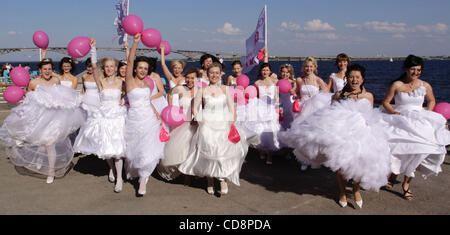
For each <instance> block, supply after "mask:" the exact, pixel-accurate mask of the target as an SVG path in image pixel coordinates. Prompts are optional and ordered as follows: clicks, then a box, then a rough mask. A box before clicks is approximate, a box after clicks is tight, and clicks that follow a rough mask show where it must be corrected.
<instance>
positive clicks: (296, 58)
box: [0, 56, 450, 64]
mask: <svg viewBox="0 0 450 235" xmlns="http://www.w3.org/2000/svg"><path fill="white" fill-rule="evenodd" d="M150 57H152V56H150ZM313 57H314V58H315V59H316V60H318V61H333V60H335V59H336V57H335V56H334V57H331V56H313ZM86 58H88V57H86ZM305 58H306V56H291V57H287V56H283V57H277V56H269V62H271V61H303V60H304V59H305ZM391 58H392V59H393V60H394V61H403V60H405V58H406V57H351V59H352V61H374V60H377V61H385V60H390V59H391ZM422 58H423V59H424V60H450V57H449V56H423V57H422ZM222 59H223V60H224V61H234V60H239V59H240V58H237V57H235V58H222ZM84 60H86V59H85V58H82V59H78V61H84ZM168 60H171V59H168ZM185 60H187V61H189V62H198V61H200V59H194V60H188V59H187V58H186V59H185ZM158 61H159V58H158ZM27 62H39V61H37V60H29V61H26V60H20V61H2V60H0V64H3V63H27Z"/></svg>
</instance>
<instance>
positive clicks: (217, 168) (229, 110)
mask: <svg viewBox="0 0 450 235" xmlns="http://www.w3.org/2000/svg"><path fill="white" fill-rule="evenodd" d="M221 73H222V66H221V65H220V64H219V63H213V64H211V65H210V66H209V67H208V70H207V74H208V79H209V82H210V84H209V85H208V86H207V87H205V88H203V89H201V90H200V91H198V92H197V94H196V96H195V98H194V104H193V106H192V114H193V115H194V120H195V123H193V124H194V125H195V124H196V123H197V124H198V128H197V131H196V132H195V134H194V136H193V138H192V141H191V147H190V151H189V155H188V157H187V159H186V161H184V162H183V163H182V164H181V165H180V166H179V167H178V170H179V171H180V172H182V173H184V174H187V175H195V176H200V177H204V176H206V177H207V181H208V184H207V192H208V194H211V195H212V194H214V183H213V178H218V179H219V180H220V193H221V194H227V193H228V185H227V182H226V181H231V182H232V183H234V184H235V185H239V173H240V171H241V167H242V163H243V162H244V159H245V155H246V154H247V151H248V143H247V138H246V134H245V133H244V132H243V131H240V130H239V129H238V127H236V129H237V131H238V133H239V136H240V140H239V141H238V142H231V141H230V139H229V134H230V130H231V129H232V124H233V123H234V122H235V120H236V114H235V110H234V102H233V99H232V97H231V95H230V92H229V89H227V88H228V87H227V86H224V85H220V79H221ZM199 106H202V107H203V108H200V110H199Z"/></svg>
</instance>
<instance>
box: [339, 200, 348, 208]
mask: <svg viewBox="0 0 450 235" xmlns="http://www.w3.org/2000/svg"><path fill="white" fill-rule="evenodd" d="M339 205H340V206H341V207H346V206H347V202H343V201H339Z"/></svg>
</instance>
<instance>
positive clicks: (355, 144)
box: [289, 64, 390, 207]
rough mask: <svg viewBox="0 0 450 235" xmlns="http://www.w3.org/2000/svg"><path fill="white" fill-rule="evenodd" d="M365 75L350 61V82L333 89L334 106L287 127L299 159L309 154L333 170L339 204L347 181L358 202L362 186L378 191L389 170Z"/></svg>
mask: <svg viewBox="0 0 450 235" xmlns="http://www.w3.org/2000/svg"><path fill="white" fill-rule="evenodd" d="M364 77H365V69H364V67H362V66H360V65H358V64H354V65H352V66H349V68H348V71H347V78H348V83H347V85H346V86H345V87H344V89H343V90H342V91H341V92H338V93H336V94H335V96H334V99H335V101H334V102H333V103H332V105H331V106H329V107H326V108H323V109H320V110H318V111H316V112H314V113H313V114H311V115H310V116H309V117H308V118H306V119H305V120H304V121H303V122H302V123H301V124H300V125H297V126H293V127H292V128H291V129H290V130H291V133H290V135H291V138H290V139H289V140H290V141H289V145H290V147H292V148H294V149H295V150H294V153H295V155H296V157H297V160H299V161H301V162H303V161H304V159H307V160H308V162H311V163H312V164H316V165H320V164H323V165H324V166H326V167H329V168H331V170H333V171H335V172H337V175H338V184H339V189H340V194H339V204H340V205H341V206H342V207H345V206H346V205H347V196H346V193H345V185H346V181H347V180H353V193H354V198H355V201H356V204H357V205H358V206H359V207H362V197H361V193H360V186H361V187H363V188H364V189H366V190H373V191H376V192H378V190H379V189H380V187H382V186H384V185H385V184H386V183H387V178H386V177H387V176H388V175H389V173H390V152H389V145H388V143H387V140H386V137H387V136H386V134H385V131H384V130H385V129H386V128H385V125H384V122H383V121H382V113H381V112H380V111H379V110H378V109H373V107H372V106H373V95H372V94H371V93H369V92H367V91H366V90H365V89H364Z"/></svg>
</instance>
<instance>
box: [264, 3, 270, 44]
mask: <svg viewBox="0 0 450 235" xmlns="http://www.w3.org/2000/svg"><path fill="white" fill-rule="evenodd" d="M264 21H265V22H264V38H265V39H266V40H265V45H264V46H265V47H266V50H267V51H269V49H268V48H267V39H268V38H267V5H264Z"/></svg>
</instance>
